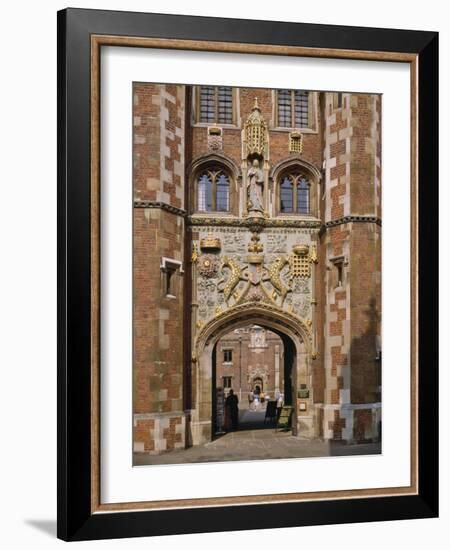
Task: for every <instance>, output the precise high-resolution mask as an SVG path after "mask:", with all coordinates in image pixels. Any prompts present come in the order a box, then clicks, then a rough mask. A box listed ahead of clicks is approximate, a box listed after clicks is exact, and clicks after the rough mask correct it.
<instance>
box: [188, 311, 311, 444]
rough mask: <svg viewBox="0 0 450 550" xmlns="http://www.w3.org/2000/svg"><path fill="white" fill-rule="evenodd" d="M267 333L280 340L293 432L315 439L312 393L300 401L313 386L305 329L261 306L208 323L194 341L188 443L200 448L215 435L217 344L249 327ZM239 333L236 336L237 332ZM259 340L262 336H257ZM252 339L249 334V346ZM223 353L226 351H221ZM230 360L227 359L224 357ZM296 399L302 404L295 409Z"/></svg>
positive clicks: (285, 390) (284, 391) (285, 393)
mask: <svg viewBox="0 0 450 550" xmlns="http://www.w3.org/2000/svg"><path fill="white" fill-rule="evenodd" d="M249 325H250V326H252V327H255V326H256V327H258V329H260V328H261V329H263V330H265V331H270V332H271V333H273V334H274V335H276V337H277V338H278V339H279V341H280V342H281V343H282V346H283V366H282V369H283V393H284V397H285V399H284V401H285V404H286V405H292V406H293V414H292V420H291V425H292V433H293V434H294V435H302V436H304V437H308V438H313V437H315V435H316V433H315V426H316V424H317V423H316V421H315V415H316V412H315V410H314V408H313V395H312V391H308V394H307V395H306V394H305V396H303V397H302V398H299V395H301V393H300V388H302V387H305V388H306V387H307V388H312V387H313V381H312V373H311V368H310V364H309V360H308V357H309V345H310V344H309V343H308V334H307V332H306V330H304V329H302V328H301V325H300V324H299V323H298V322H297V321H296V319H295V318H290V316H288V315H285V314H284V313H283V315H282V316H281V315H280V314H279V313H278V312H276V311H271V310H270V309H269V310H267V309H266V308H264V307H263V306H261V305H259V306H249V307H247V308H246V309H245V312H243V311H237V312H230V314H228V315H224V316H223V318H221V319H220V321H219V320H218V319H217V320H215V321H214V322H213V323H211V324H210V325H209V326H208V327H205V330H204V331H203V333H202V337H201V338H200V339H199V341H198V342H197V348H198V355H197V357H196V375H195V377H194V380H195V388H194V394H195V406H194V407H193V411H192V417H191V431H190V433H191V437H192V439H191V442H190V443H191V444H193V445H200V444H203V443H207V442H209V441H211V440H212V438H213V436H214V420H213V417H214V409H215V404H214V399H213V395H214V387H215V384H216V382H215V378H216V368H217V367H216V364H217V343H218V342H219V341H221V339H223V338H224V337H225V335H227V334H229V333H230V332H233V331H239V330H240V329H243V328H244V330H245V327H248V326H249ZM258 332H259V331H258V330H257V331H254V332H253V344H255V343H258V345H261V339H259V340H258ZM237 334H239V333H237ZM259 337H261V333H260V334H259ZM251 343H252V338H251V335H250V345H251ZM223 351H225V350H223ZM227 358H229V356H227ZM299 399H301V400H302V402H303V403H304V406H303V407H300V406H298V402H299Z"/></svg>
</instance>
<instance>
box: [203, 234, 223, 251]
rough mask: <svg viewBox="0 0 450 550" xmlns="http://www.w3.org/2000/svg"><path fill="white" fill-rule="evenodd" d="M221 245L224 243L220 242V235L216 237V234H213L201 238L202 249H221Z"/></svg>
mask: <svg viewBox="0 0 450 550" xmlns="http://www.w3.org/2000/svg"><path fill="white" fill-rule="evenodd" d="M221 247H222V244H221V242H220V239H219V238H218V237H214V235H211V234H209V235H208V236H207V237H205V238H203V239H201V241H200V248H201V250H211V251H219V250H220V249H221Z"/></svg>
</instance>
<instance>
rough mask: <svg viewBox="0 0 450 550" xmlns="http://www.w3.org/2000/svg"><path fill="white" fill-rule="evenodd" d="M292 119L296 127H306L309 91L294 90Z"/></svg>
mask: <svg viewBox="0 0 450 550" xmlns="http://www.w3.org/2000/svg"><path fill="white" fill-rule="evenodd" d="M294 95H295V101H294V120H295V127H296V128H307V127H308V98H309V92H305V91H304V90H295V93H294Z"/></svg>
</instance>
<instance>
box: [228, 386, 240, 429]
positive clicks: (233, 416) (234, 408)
mask: <svg viewBox="0 0 450 550" xmlns="http://www.w3.org/2000/svg"><path fill="white" fill-rule="evenodd" d="M238 403H239V399H238V398H237V395H235V394H234V391H233V390H230V393H229V394H228V397H227V398H226V400H225V407H226V409H227V411H226V412H227V413H228V415H227V416H228V418H229V419H230V420H231V429H232V430H237V427H238V422H239V407H238Z"/></svg>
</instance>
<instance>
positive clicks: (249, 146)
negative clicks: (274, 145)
mask: <svg viewBox="0 0 450 550" xmlns="http://www.w3.org/2000/svg"><path fill="white" fill-rule="evenodd" d="M267 135H268V134H267V124H266V122H265V120H264V119H263V117H262V115H261V109H260V108H259V106H258V98H257V97H255V103H254V105H253V109H252V111H251V113H250V115H249V116H248V118H247V120H246V122H245V125H244V130H243V141H244V144H245V152H246V156H248V155H255V154H256V155H259V156H261V157H263V156H265V153H266V152H267Z"/></svg>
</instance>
